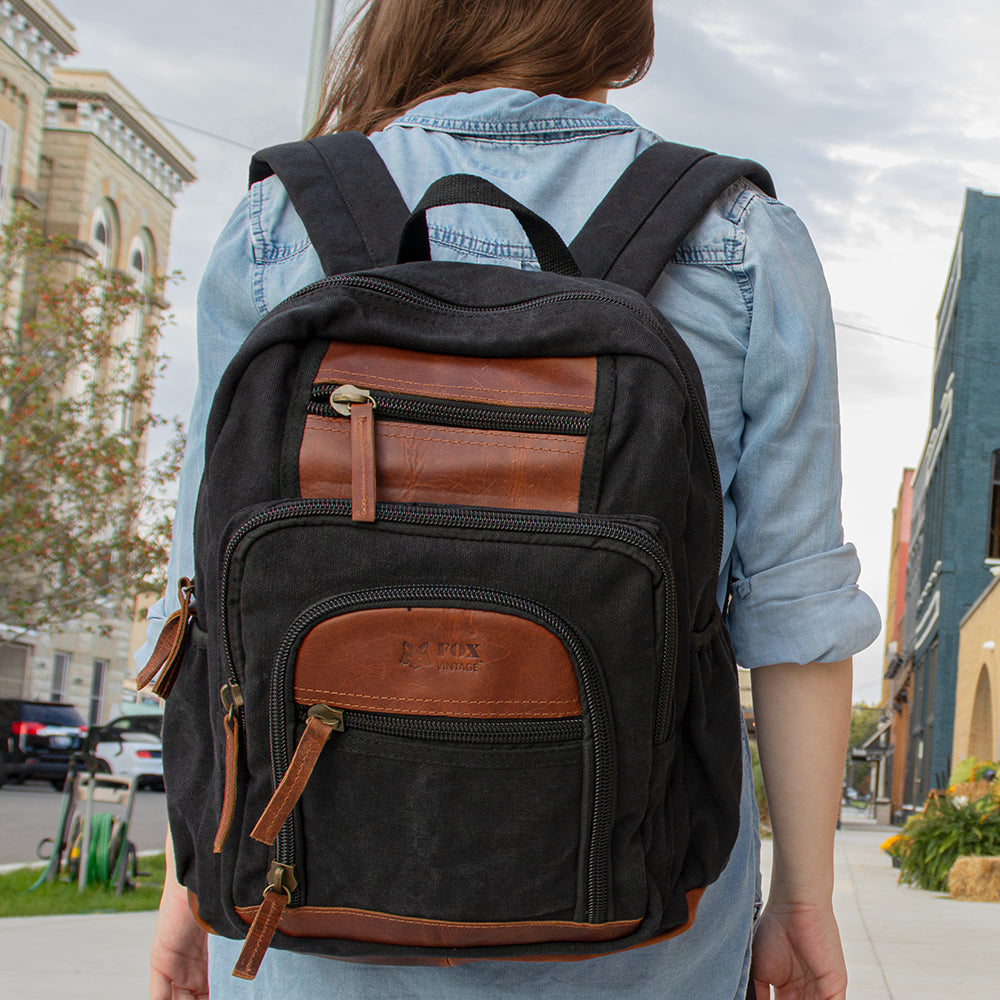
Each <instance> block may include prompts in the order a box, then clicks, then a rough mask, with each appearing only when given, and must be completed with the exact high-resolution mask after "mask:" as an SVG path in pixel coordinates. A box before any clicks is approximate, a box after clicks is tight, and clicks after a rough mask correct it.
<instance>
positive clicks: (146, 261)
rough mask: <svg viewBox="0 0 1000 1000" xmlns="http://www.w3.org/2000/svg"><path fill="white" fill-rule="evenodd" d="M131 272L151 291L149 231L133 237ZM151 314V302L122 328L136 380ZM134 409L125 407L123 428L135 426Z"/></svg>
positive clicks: (129, 268) (151, 265)
mask: <svg viewBox="0 0 1000 1000" xmlns="http://www.w3.org/2000/svg"><path fill="white" fill-rule="evenodd" d="M127 268H128V275H129V277H130V278H131V279H132V280H133V281H134V282H135V284H136V287H137V288H139V289H140V290H142V291H144V292H148V291H149V289H150V287H151V285H152V274H153V241H152V239H151V238H150V236H149V234H148V233H147V232H146V231H142V232H140V233H138V234H137V235H136V236H134V237H133V239H132V242H131V243H130V244H129V248H128V261H127ZM148 317H149V306H148V300H147V304H144V305H142V306H140V307H139V308H138V309H136V310H135V312H133V313H132V314H131V315H130V316H129V317H128V319H126V320H125V322H124V324H123V325H122V330H121V343H123V344H124V343H128V345H129V346H130V348H131V350H132V355H133V362H132V367H131V373H130V376H129V377H130V378H131V379H132V380H134V379H135V378H136V376H137V375H138V373H139V362H140V354H141V350H142V338H143V331H144V330H145V328H146V321H147V319H148ZM134 415H135V414H134V410H133V407H132V405H131V404H129V405H126V406H125V407H124V408H123V410H122V430H128V429H129V428H131V426H132V421H133V419H134Z"/></svg>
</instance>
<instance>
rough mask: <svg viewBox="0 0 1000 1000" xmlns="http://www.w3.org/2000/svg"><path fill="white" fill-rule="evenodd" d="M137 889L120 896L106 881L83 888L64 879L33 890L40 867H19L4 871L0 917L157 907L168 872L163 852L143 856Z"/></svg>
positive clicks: (1, 878)
mask: <svg viewBox="0 0 1000 1000" xmlns="http://www.w3.org/2000/svg"><path fill="white" fill-rule="evenodd" d="M139 870H140V873H141V872H146V873H148V874H145V875H142V874H140V876H139V877H138V878H137V880H136V886H135V888H134V889H129V890H127V891H126V892H125V893H123V894H122V895H121V896H116V895H115V892H114V889H113V888H111V887H109V886H106V885H90V886H88V887H87V888H86V889H84V891H83V892H79V891H78V890H77V886H76V883H75V882H70V881H68V880H66V879H61V880H59V881H57V882H52V883H49V884H45V885H41V886H39V887H38V888H37V889H35V890H34V891H33V892H32V891H30V889H31V886H32V885H33V884H34V883H35V881H36V880H37V879H38V873H39V869H37V868H19V869H17V870H16V871H12V872H9V873H7V874H6V875H0V917H47V916H54V915H56V914H64V913H113V912H126V911H128V912H133V911H137V910H155V909H156V908H157V907H158V906H159V904H160V893H161V892H162V890H163V879H164V875H165V872H166V866H165V863H164V859H163V855H162V854H159V855H152V856H150V857H144V858H140V859H139Z"/></svg>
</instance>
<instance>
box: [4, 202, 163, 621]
mask: <svg viewBox="0 0 1000 1000" xmlns="http://www.w3.org/2000/svg"><path fill="white" fill-rule="evenodd" d="M73 253H74V247H73V244H72V243H71V241H69V240H67V239H64V238H53V237H46V236H44V235H43V234H42V233H41V232H40V231H39V230H38V229H37V228H36V227H35V226H34V225H33V224H32V223H31V221H30V219H29V218H28V217H27V216H26V215H17V216H15V218H14V219H13V220H12V221H10V222H9V223H7V224H6V225H4V226H3V227H2V230H0V623H3V624H4V625H7V626H11V627H13V628H16V629H37V628H42V627H52V626H58V625H61V624H65V623H66V622H69V621H72V620H75V619H79V618H81V617H82V616H84V615H87V614H89V613H94V614H96V615H97V619H96V620H97V621H99V622H101V621H106V620H107V619H108V618H114V617H118V612H119V609H120V608H121V607H122V604H123V602H130V601H131V600H132V599H133V598H134V597H135V595H136V594H138V593H141V592H145V591H149V590H152V589H158V588H159V586H160V581H159V579H158V575H159V574H160V573H161V572H162V568H163V567H164V566H165V565H166V555H167V545H168V542H169V532H170V517H169V507H168V505H167V502H166V496H165V492H166V489H167V488H168V486H169V484H170V483H171V482H172V481H173V479H174V478H175V477H176V473H177V470H178V468H179V463H180V453H181V448H182V436H181V432H180V427H179V426H176V427H175V431H174V437H173V440H172V441H171V443H170V445H169V446H168V448H167V450H166V452H165V454H164V455H163V457H161V458H160V459H158V460H157V461H155V462H153V463H151V464H149V465H148V466H147V465H146V463H145V441H146V434H147V431H148V430H149V429H150V428H151V427H153V426H155V425H159V424H162V423H163V422H164V421H163V418H161V417H158V416H156V415H154V414H153V412H152V409H151V406H150V403H151V398H152V393H153V387H154V384H155V381H156V379H157V377H158V376H159V374H160V373H161V371H162V368H163V363H164V359H163V357H162V356H161V355H160V354H159V353H158V349H157V345H158V342H159V335H160V320H159V318H158V315H157V313H156V312H155V311H151V310H150V309H149V303H150V301H151V298H150V297H151V295H152V293H153V291H154V289H152V288H140V287H137V286H136V284H135V283H134V282H133V281H132V279H131V278H128V277H126V276H125V275H122V274H120V273H117V272H108V271H105V270H102V269H101V268H99V267H96V266H94V265H92V264H89V263H87V264H81V263H79V262H78V261H79V260H80V256H79V250H76V251H75V253H76V260H74V259H73ZM99 627H106V626H101V625H99Z"/></svg>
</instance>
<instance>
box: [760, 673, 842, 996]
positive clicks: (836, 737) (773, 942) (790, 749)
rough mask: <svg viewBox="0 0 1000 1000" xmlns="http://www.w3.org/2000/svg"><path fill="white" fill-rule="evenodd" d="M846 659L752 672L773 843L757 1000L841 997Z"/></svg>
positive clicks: (762, 924) (762, 919) (761, 924)
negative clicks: (836, 895)
mask: <svg viewBox="0 0 1000 1000" xmlns="http://www.w3.org/2000/svg"><path fill="white" fill-rule="evenodd" d="M851 677H852V667H851V661H850V660H842V661H840V662H838V663H809V664H806V665H805V666H800V665H798V664H791V663H780V664H774V665H772V666H762V667H757V668H756V669H755V670H753V671H752V673H751V682H752V684H753V696H754V720H755V723H756V726H757V746H758V749H759V751H760V762H761V767H762V769H763V772H764V787H765V789H766V791H767V805H768V810H769V812H770V815H771V826H772V832H773V836H774V864H773V868H772V873H771V886H770V891H769V894H768V899H767V906H766V907H765V909H764V912H763V914H762V915H761V918H760V922H759V924H758V926H757V932H756V934H755V936H754V944H753V962H752V965H751V976H752V982H753V986H754V990H755V993H753V994H751V995H753V996H755V997H756V1000H767V998H768V997H769V996H770V990H769V987H770V986H772V985H773V986H774V987H775V991H776V996H777V998H778V1000H843V998H844V997H845V995H846V989H847V969H846V967H845V964H844V955H843V950H842V948H841V945H840V933H839V931H838V929H837V922H836V919H835V918H834V915H833V899H832V897H833V838H834V830H835V829H836V824H837V816H838V813H839V809H840V793H841V784H842V780H843V773H844V758H845V754H846V752H847V737H848V730H849V725H850V715H851Z"/></svg>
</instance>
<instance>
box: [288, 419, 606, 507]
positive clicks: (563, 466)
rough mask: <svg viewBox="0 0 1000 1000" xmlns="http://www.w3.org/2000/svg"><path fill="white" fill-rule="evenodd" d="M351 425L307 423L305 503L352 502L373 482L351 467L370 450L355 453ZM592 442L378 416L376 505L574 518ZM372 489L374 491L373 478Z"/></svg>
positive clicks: (302, 455)
mask: <svg viewBox="0 0 1000 1000" xmlns="http://www.w3.org/2000/svg"><path fill="white" fill-rule="evenodd" d="M350 423H351V422H350V421H348V420H346V419H344V418H342V417H340V418H338V417H320V416H313V415H310V416H308V417H307V418H306V424H305V431H304V433H303V436H302V445H301V449H300V451H299V491H300V493H301V495H302V496H303V497H340V498H344V497H350V496H351V495H352V490H353V489H354V488H356V487H357V485H358V484H359V483H360V482H369V477H367V476H364V477H363V476H362V475H361V471H360V469H358V468H357V467H356V463H355V462H354V461H353V459H357V460H360V459H359V455H360V454H364V452H363V451H362V452H358V451H357V450H356V449H355V451H354V453H353V455H352V448H351V434H350ZM586 444H587V439H586V438H584V437H576V436H573V435H563V434H517V433H510V432H507V431H491V430H475V429H465V428H451V427H430V426H426V425H423V424H409V423H401V422H396V421H391V420H379V418H378V411H377V410H376V413H375V464H374V468H377V469H378V499H379V500H381V501H390V502H394V503H406V502H414V501H420V502H425V503H460V504H465V505H471V506H481V507H502V508H505V509H509V510H558V511H571V512H574V511H576V510H577V508H578V506H579V495H580V476H581V473H582V471H583V457H584V450H585V448H586ZM352 469H353V471H354V473H355V474H353V475H352ZM370 484H371V488H373V489H374V487H375V480H374V474H372V476H371V477H370ZM355 505H357V500H355Z"/></svg>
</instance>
